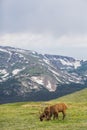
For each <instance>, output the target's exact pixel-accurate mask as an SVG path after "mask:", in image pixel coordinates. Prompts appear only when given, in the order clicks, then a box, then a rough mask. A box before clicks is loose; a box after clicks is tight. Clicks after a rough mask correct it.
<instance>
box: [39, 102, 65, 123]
mask: <svg viewBox="0 0 87 130" xmlns="http://www.w3.org/2000/svg"><path fill="white" fill-rule="evenodd" d="M66 109H67V105H66V104H65V103H58V104H55V105H51V106H48V107H45V109H44V111H43V113H42V114H41V115H40V121H43V120H51V117H52V116H53V119H58V113H59V112H62V114H63V118H62V119H63V120H64V118H65V116H66Z"/></svg>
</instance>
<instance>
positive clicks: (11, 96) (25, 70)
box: [0, 46, 87, 103]
mask: <svg viewBox="0 0 87 130" xmlns="http://www.w3.org/2000/svg"><path fill="white" fill-rule="evenodd" d="M86 82H87V61H80V60H75V59H74V58H72V57H67V56H59V55H49V54H45V55H42V54H38V53H37V52H35V51H30V50H23V49H19V48H13V47H3V46H0V102H1V103H3V102H13V101H26V100H36V101H37V100H49V99H51V98H56V97H59V96H62V95H64V94H67V93H70V92H74V91H76V90H79V89H82V88H84V87H86ZM64 86H65V87H64Z"/></svg>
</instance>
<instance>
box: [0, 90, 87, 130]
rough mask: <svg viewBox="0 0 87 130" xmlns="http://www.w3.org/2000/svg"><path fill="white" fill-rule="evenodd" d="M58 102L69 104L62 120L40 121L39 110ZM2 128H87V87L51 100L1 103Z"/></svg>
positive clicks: (70, 129) (35, 129)
mask: <svg viewBox="0 0 87 130" xmlns="http://www.w3.org/2000/svg"><path fill="white" fill-rule="evenodd" d="M57 102H65V103H66V104H67V105H68V109H67V116H66V118H65V120H64V121H63V120H61V118H62V114H59V120H51V121H43V122H40V121H39V111H40V110H41V109H42V108H43V107H45V106H47V105H49V104H55V103H57ZM0 130H87V89H84V90H82V91H79V92H76V93H74V94H70V95H68V96H64V97H62V98H59V99H56V100H52V101H49V102H25V103H14V104H13V103H12V104H3V105H0Z"/></svg>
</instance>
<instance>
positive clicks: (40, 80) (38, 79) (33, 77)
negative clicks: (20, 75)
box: [31, 76, 44, 85]
mask: <svg viewBox="0 0 87 130" xmlns="http://www.w3.org/2000/svg"><path fill="white" fill-rule="evenodd" d="M31 79H32V81H34V82H36V83H38V84H41V85H44V83H43V77H39V76H38V77H35V76H32V77H31Z"/></svg>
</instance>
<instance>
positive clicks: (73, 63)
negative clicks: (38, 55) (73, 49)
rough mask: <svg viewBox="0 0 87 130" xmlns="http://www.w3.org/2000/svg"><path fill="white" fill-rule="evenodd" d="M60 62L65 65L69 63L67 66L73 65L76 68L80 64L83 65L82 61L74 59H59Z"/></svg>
mask: <svg viewBox="0 0 87 130" xmlns="http://www.w3.org/2000/svg"><path fill="white" fill-rule="evenodd" d="M59 60H60V62H61V63H62V64H63V65H67V66H73V67H74V68H75V69H77V68H78V67H79V66H81V64H80V61H74V62H70V61H68V60H64V59H59Z"/></svg>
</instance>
